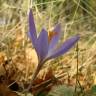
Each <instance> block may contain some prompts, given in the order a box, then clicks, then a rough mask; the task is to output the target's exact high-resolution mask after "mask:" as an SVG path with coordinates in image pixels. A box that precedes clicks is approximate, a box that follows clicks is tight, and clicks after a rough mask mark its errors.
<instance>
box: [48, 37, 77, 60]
mask: <svg viewBox="0 0 96 96" xmlns="http://www.w3.org/2000/svg"><path fill="white" fill-rule="evenodd" d="M78 40H79V36H78V35H76V36H73V37H72V38H70V39H68V40H67V41H65V42H64V43H63V44H62V46H61V47H60V48H59V49H57V50H54V51H53V52H52V53H51V54H50V55H49V56H48V57H47V59H52V58H55V57H58V56H60V55H63V54H64V53H66V52H67V51H68V50H69V49H70V48H71V47H72V46H73V45H74V44H75V43H76V42H77V41H78Z"/></svg>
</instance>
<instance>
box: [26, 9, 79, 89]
mask: <svg viewBox="0 0 96 96" xmlns="http://www.w3.org/2000/svg"><path fill="white" fill-rule="evenodd" d="M60 29H61V28H60V24H57V25H56V26H55V28H54V29H53V30H52V32H49V33H50V34H49V35H48V32H47V31H46V30H45V29H44V28H43V29H42V30H41V32H40V35H39V36H38V37H37V33H36V27H35V22H34V18H33V14H32V9H30V12H29V32H28V36H29V37H30V39H31V41H32V44H33V46H34V48H35V50H36V53H37V56H38V61H39V62H38V66H37V69H36V70H35V71H34V74H33V77H32V80H31V83H30V85H29V87H28V89H30V88H31V85H32V83H33V81H34V79H35V78H36V76H37V74H38V73H39V71H40V69H41V67H42V66H43V64H44V63H45V62H46V61H47V60H49V59H53V58H56V57H58V56H60V55H63V54H65V53H66V52H67V51H68V50H69V49H70V48H71V47H72V46H73V45H74V44H75V43H76V42H77V41H78V40H79V35H75V36H73V37H71V38H69V39H68V40H66V41H65V42H64V43H62V44H61V45H60V46H59V47H58V46H57V45H58V41H59V40H60V34H61V33H60Z"/></svg>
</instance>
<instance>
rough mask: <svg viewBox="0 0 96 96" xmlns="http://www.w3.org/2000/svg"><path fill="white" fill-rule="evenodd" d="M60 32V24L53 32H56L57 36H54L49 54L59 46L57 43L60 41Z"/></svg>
mask: <svg viewBox="0 0 96 96" xmlns="http://www.w3.org/2000/svg"><path fill="white" fill-rule="evenodd" d="M60 31H61V26H60V24H57V25H56V27H55V28H54V30H53V32H55V33H56V35H54V36H53V38H52V40H51V41H50V45H49V52H50V51H51V50H52V49H53V48H54V47H55V46H56V45H57V43H58V41H59V39H60Z"/></svg>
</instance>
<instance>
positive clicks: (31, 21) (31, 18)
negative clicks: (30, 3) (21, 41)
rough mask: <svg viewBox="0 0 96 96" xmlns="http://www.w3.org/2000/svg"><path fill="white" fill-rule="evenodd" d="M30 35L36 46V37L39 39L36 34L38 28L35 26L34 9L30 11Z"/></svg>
mask: <svg viewBox="0 0 96 96" xmlns="http://www.w3.org/2000/svg"><path fill="white" fill-rule="evenodd" d="M28 36H29V37H30V39H31V41H32V44H33V46H35V43H36V39H37V34H36V28H35V23H34V17H33V13H32V9H30V12H29V32H28Z"/></svg>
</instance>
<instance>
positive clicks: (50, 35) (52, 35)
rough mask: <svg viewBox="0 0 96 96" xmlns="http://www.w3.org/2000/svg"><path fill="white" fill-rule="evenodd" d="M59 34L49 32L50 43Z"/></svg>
mask: <svg viewBox="0 0 96 96" xmlns="http://www.w3.org/2000/svg"><path fill="white" fill-rule="evenodd" d="M57 34H58V33H57V32H53V31H49V32H48V41H49V42H50V41H51V40H52V38H53V37H54V36H55V35H57Z"/></svg>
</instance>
